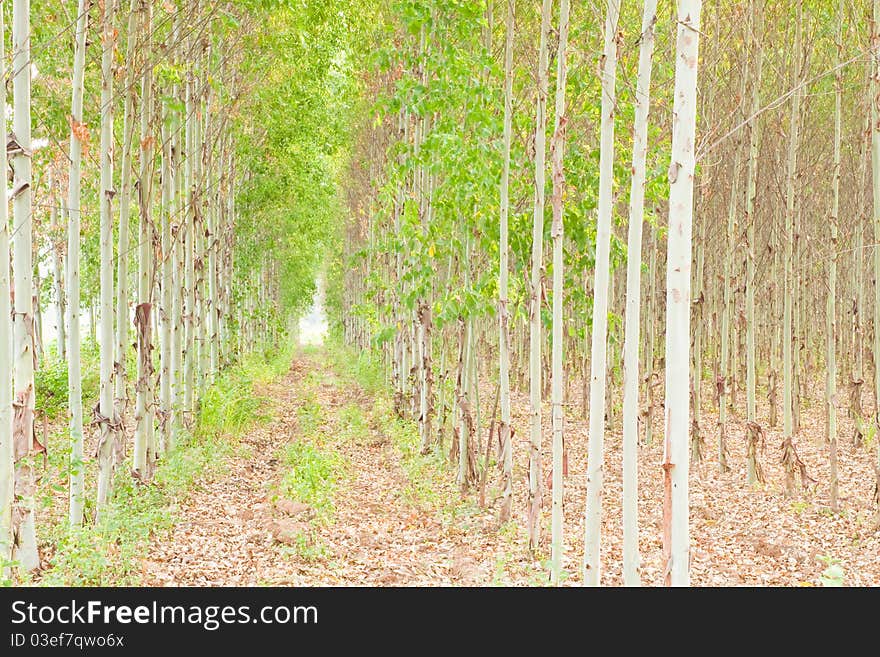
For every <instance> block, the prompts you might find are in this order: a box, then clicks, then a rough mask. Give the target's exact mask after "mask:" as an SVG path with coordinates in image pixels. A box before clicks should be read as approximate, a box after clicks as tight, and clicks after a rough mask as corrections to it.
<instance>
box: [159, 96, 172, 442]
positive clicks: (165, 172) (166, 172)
mask: <svg viewBox="0 0 880 657" xmlns="http://www.w3.org/2000/svg"><path fill="white" fill-rule="evenodd" d="M168 111H169V110H168V106H167V103H163V104H162V216H161V219H160V220H161V222H162V224H161V240H162V262H161V265H162V286H161V292H162V297H161V302H162V303H161V309H160V311H159V326H160V349H161V351H160V352H159V353H160V373H161V374H160V380H159V381H160V387H159V408H160V413H161V415H160V418H161V420H160V422H159V427H160V429H161V431H160V444H159V448H160V450H161V452H163V453H165V452H167V451H168V450H169V449H170V447H171V431H172V425H171V404H172V394H173V393H172V388H173V386H174V379H173V375H172V367H171V363H172V355H171V354H172V345H171V331H172V324H171V323H172V321H173V315H174V312H173V310H172V305H173V301H172V298H173V296H174V295H173V292H172V288H173V287H174V282H173V273H174V243H173V241H172V236H171V222H172V221H173V219H174V213H173V208H174V173H173V172H174V165H173V162H172V157H173V156H172V152H173V145H172V131H171V125H170V122H169V116H168Z"/></svg>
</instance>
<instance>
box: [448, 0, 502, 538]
mask: <svg viewBox="0 0 880 657" xmlns="http://www.w3.org/2000/svg"><path fill="white" fill-rule="evenodd" d="M515 5H516V0H507V24H506V30H505V33H506V37H505V41H504V164H503V168H502V170H501V201H500V223H501V246H500V254H499V274H498V336H499V337H498V341H499V345H498V364H499V365H498V385H499V386H500V387H499V392H498V394H499V398H500V403H501V423H500V425H499V426H498V436H499V441H500V443H501V463H502V466H501V467H502V475H501V510H500V513H499V519H500V521H501V522H502V523H505V522H507V521H508V520H510V512H511V507H512V504H513V444H512V441H511V428H510V310H509V308H508V278H509V271H508V270H509V268H510V265H509V255H510V254H509V246H508V216H509V214H510V192H509V181H510V142H511V135H512V132H513V32H514V28H515V24H516V7H515ZM441 371H442V366H441Z"/></svg>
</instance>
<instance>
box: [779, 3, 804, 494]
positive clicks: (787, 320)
mask: <svg viewBox="0 0 880 657" xmlns="http://www.w3.org/2000/svg"><path fill="white" fill-rule="evenodd" d="M796 7H797V17H796V20H795V27H794V34H795V36H794V48H793V50H792V52H793V53H794V57H793V59H794V67H793V69H792V100H791V114H790V121H789V134H788V156H787V168H786V177H785V255H784V256H783V259H784V261H785V289H784V293H783V294H784V297H783V304H784V306H783V320H782V322H783V327H782V333H783V336H782V354H783V355H782V360H783V364H782V369H783V372H782V377H783V402H782V405H783V408H782V418H783V420H782V421H783V434H784V440H783V443H782V449H783V456H782V459H783V464H784V466H785V491H786V495H788V496H792V495H794V478H795V470H796V463H797V460H798V457H797V455H796V453H795V448H794V443H793V442H792V440H793V437H794V431H793V429H794V427H793V418H792V404H793V399H792V391H793V386H794V383H793V380H792V377H793V371H792V367H793V363H792V343H793V341H794V337H793V335H792V304H793V296H794V290H793V287H794V273H793V258H794V239H795V235H794V231H795V178H796V176H797V161H798V160H797V158H798V146H799V137H798V133H799V130H800V122H801V88H800V83H801V70H800V61H801V18H802V15H803V0H797V5H796Z"/></svg>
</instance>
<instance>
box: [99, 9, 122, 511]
mask: <svg viewBox="0 0 880 657" xmlns="http://www.w3.org/2000/svg"><path fill="white" fill-rule="evenodd" d="M115 4H116V3H115V2H114V1H113V0H105V1H104V16H103V25H102V27H101V30H102V31H101V47H102V57H101V193H100V202H101V243H100V249H101V274H100V278H101V383H100V386H101V387H100V395H99V399H98V413H97V417H96V420H97V422H98V426H99V427H100V432H101V433H100V437H99V439H98V450H97V451H98V497H97V505H96V509H97V514H98V515H100V513H101V510H102V509H103V508H104V505H105V503H106V502H107V499H108V497H109V494H110V489H111V486H112V481H113V470H114V469H115V467H116V466H117V465H118V461H120V460H121V453H122V444H121V441H120V440H119V438H120V436H119V434H118V426H119V418H118V417H117V416H116V412H115V409H114V407H113V349H114V344H113V197H114V196H115V194H116V190H115V189H114V188H113V55H114V50H115V47H116V30H115V28H114V26H113V14H114V9H115Z"/></svg>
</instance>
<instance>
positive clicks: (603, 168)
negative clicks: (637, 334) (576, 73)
mask: <svg viewBox="0 0 880 657" xmlns="http://www.w3.org/2000/svg"><path fill="white" fill-rule="evenodd" d="M619 18H620V1H619V0H607V3H606V14H605V32H604V41H605V46H604V50H603V53H602V61H603V70H602V105H601V112H602V117H601V124H600V128H599V144H600V146H599V205H598V208H597V216H596V264H595V272H594V280H593V327H592V328H593V330H592V335H591V340H592V346H591V349H590V354H591V357H590V411H589V416H590V417H589V432H590V439H589V440H590V444H589V455H588V457H587V505H586V522H585V527H584V531H585V536H584V568H583V570H584V584H585V585H587V586H598V585H599V583H600V581H601V548H600V545H601V517H602V488H603V468H604V460H605V456H604V445H605V440H604V438H605V394H606V391H605V381H606V378H605V377H606V367H607V363H606V350H607V344H606V341H607V338H608V288H609V276H610V270H611V262H610V251H611V214H612V209H613V208H612V206H613V198H612V194H613V189H612V187H613V184H614V112H615V105H616V102H617V101H616V97H617V95H616V81H617V58H618V33H617V26H618V20H619Z"/></svg>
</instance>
